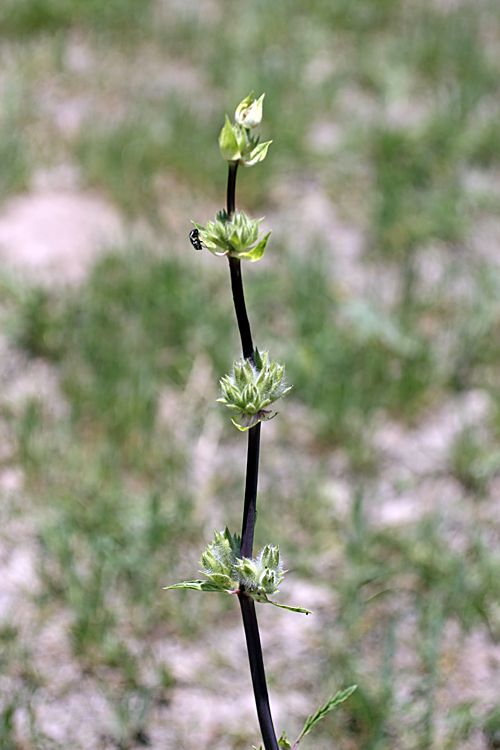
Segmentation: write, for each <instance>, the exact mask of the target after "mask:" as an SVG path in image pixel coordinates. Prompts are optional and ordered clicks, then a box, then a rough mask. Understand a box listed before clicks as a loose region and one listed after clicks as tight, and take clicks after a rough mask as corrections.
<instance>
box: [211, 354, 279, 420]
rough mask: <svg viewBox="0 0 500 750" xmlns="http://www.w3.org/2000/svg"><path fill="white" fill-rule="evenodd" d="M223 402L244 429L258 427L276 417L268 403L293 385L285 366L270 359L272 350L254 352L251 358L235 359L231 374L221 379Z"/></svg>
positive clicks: (272, 401)
mask: <svg viewBox="0 0 500 750" xmlns="http://www.w3.org/2000/svg"><path fill="white" fill-rule="evenodd" d="M220 386H221V397H220V398H219V399H217V400H218V401H219V402H220V403H222V404H226V406H227V407H228V408H229V409H231V411H232V412H234V416H233V418H232V422H233V424H234V425H235V426H236V427H237V428H238V429H239V430H241V431H242V432H245V431H246V430H249V429H250V428H251V427H254V425H256V424H257V423H258V422H262V421H266V420H269V419H272V417H273V416H276V413H275V414H273V415H272V416H271V412H272V410H271V409H268V408H267V407H268V406H270V405H271V404H273V403H274V402H275V401H278V399H280V398H282V397H283V396H284V395H285V394H287V393H288V391H290V390H291V386H288V387H287V385H286V382H285V367H284V365H280V364H278V362H276V361H275V360H269V352H267V351H263V352H259V351H258V349H256V350H255V352H254V358H253V362H252V360H250V359H245V360H241V361H240V362H235V363H234V367H233V371H232V373H231V374H230V375H225V376H224V377H223V378H222V380H221V381H220Z"/></svg>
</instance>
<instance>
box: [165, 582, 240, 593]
mask: <svg viewBox="0 0 500 750" xmlns="http://www.w3.org/2000/svg"><path fill="white" fill-rule="evenodd" d="M169 589H194V590H195V591H219V592H221V593H227V589H222V588H220V586H217V585H216V584H215V583H212V582H211V581H183V582H182V583H175V584H174V585H173V586H164V587H163V590H164V591H168V590H169Z"/></svg>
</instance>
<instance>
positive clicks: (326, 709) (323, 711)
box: [294, 685, 358, 748]
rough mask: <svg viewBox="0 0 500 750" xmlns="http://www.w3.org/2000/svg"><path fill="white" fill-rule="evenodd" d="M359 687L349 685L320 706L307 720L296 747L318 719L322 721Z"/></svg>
mask: <svg viewBox="0 0 500 750" xmlns="http://www.w3.org/2000/svg"><path fill="white" fill-rule="evenodd" d="M357 687H358V686H357V685H351V687H348V688H346V689H345V690H339V692H338V693H335V695H334V696H332V697H331V698H330V699H329V700H328V701H327V703H325V705H324V706H323V707H322V708H318V710H317V711H316V713H315V714H314V715H313V716H309V717H308V718H307V720H306V723H305V724H304V728H303V730H302V732H301V733H300V734H299V736H298V738H297V742H296V743H295V745H294V748H296V747H297V745H298V744H299V742H300V740H301V739H302V738H303V737H305V736H306V734H308V733H309V732H310V731H311V729H312V728H313V726H314V725H315V724H317V723H318V721H321V719H323V718H324V717H325V716H326V715H327V714H328V713H330V711H332V710H333V709H334V708H337V706H339V705H340V704H341V703H343V702H344V701H345V700H346V699H347V698H349V696H350V695H352V693H354V691H355V690H356V688H357Z"/></svg>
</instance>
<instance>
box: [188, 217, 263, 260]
mask: <svg viewBox="0 0 500 750" xmlns="http://www.w3.org/2000/svg"><path fill="white" fill-rule="evenodd" d="M263 219H264V217H262V218H261V219H250V218H248V216H247V215H246V214H245V213H244V212H243V211H235V212H234V214H233V215H232V218H231V221H229V217H228V215H227V212H226V211H225V210H222V211H219V213H218V214H217V216H216V217H215V221H207V225H206V227H203V226H201V224H197V223H196V222H195V221H193V222H191V223H192V224H194V226H195V227H196V229H197V230H198V235H197V237H198V240H199V241H200V243H201V244H202V245H205V247H206V248H207V249H208V250H210V252H211V253H213V254H214V255H230V256H232V257H233V258H240V259H241V260H251V261H256V260H259V259H260V258H262V256H263V255H264V251H265V249H266V245H267V241H268V239H269V237H270V234H271V232H268V233H267V234H266V236H265V237H264V238H263V239H262V240H260V242H258V240H259V227H260V223H261V221H263ZM193 231H194V230H193ZM256 243H257V244H256Z"/></svg>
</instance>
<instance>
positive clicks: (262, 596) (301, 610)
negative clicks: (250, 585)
mask: <svg viewBox="0 0 500 750" xmlns="http://www.w3.org/2000/svg"><path fill="white" fill-rule="evenodd" d="M248 595H249V596H251V597H252V599H254V600H255V601H256V602H259V603H260V604H273V605H274V606H275V607H279V608H280V609H287V610H288V611H289V612H298V613H299V614H301V615H312V612H311V610H310V609H304V607H289V606H288V605H286V604H278V602H273V601H271V599H268V598H267V596H266V595H265V594H257V593H252V592H248Z"/></svg>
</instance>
